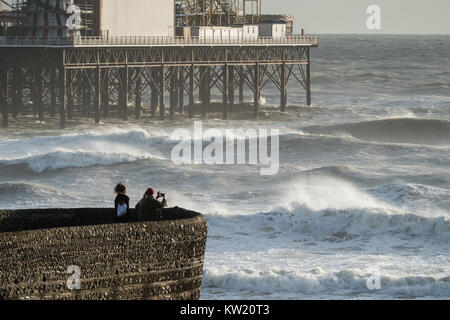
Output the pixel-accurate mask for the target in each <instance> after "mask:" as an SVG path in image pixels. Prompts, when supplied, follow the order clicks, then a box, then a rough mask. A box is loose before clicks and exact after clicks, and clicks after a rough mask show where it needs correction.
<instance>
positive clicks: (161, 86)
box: [159, 65, 166, 120]
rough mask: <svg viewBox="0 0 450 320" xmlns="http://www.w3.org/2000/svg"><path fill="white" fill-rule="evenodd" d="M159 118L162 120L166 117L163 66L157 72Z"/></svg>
mask: <svg viewBox="0 0 450 320" xmlns="http://www.w3.org/2000/svg"><path fill="white" fill-rule="evenodd" d="M159 90H160V92H159V118H160V120H164V119H165V116H166V101H165V100H166V95H165V93H166V86H165V74H164V65H162V66H161V68H160V71H159Z"/></svg>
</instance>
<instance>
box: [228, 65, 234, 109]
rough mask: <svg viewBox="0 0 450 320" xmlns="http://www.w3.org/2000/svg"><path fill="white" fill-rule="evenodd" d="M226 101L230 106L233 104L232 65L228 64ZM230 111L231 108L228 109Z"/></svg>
mask: <svg viewBox="0 0 450 320" xmlns="http://www.w3.org/2000/svg"><path fill="white" fill-rule="evenodd" d="M228 72H229V73H228V75H229V79H228V102H229V104H230V106H232V105H234V67H233V66H229V67H228ZM230 112H231V110H230Z"/></svg>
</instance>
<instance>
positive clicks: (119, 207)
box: [114, 183, 130, 222]
mask: <svg viewBox="0 0 450 320" xmlns="http://www.w3.org/2000/svg"><path fill="white" fill-rule="evenodd" d="M114 192H115V193H116V194H117V196H116V199H115V200H114V208H115V212H116V218H117V221H118V222H127V221H128V217H129V209H130V198H129V197H128V196H127V187H126V186H125V185H124V184H122V183H119V184H117V185H116V187H115V188H114ZM125 206H126V207H125Z"/></svg>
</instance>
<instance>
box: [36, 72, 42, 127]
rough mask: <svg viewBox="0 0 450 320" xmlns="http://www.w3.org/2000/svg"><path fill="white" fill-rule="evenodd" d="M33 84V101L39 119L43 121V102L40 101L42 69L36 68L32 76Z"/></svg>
mask: <svg viewBox="0 0 450 320" xmlns="http://www.w3.org/2000/svg"><path fill="white" fill-rule="evenodd" d="M34 85H35V87H36V92H35V99H34V103H35V105H36V108H37V112H38V119H39V121H44V104H43V101H42V85H43V83H42V69H41V68H36V70H35V76H34Z"/></svg>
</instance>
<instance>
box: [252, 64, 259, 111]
mask: <svg viewBox="0 0 450 320" xmlns="http://www.w3.org/2000/svg"><path fill="white" fill-rule="evenodd" d="M260 80H261V77H260V67H259V63H256V66H255V76H254V81H255V82H254V87H255V90H254V97H253V114H254V116H255V118H257V117H258V112H259V98H260V96H261V92H260V90H261V83H260Z"/></svg>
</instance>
